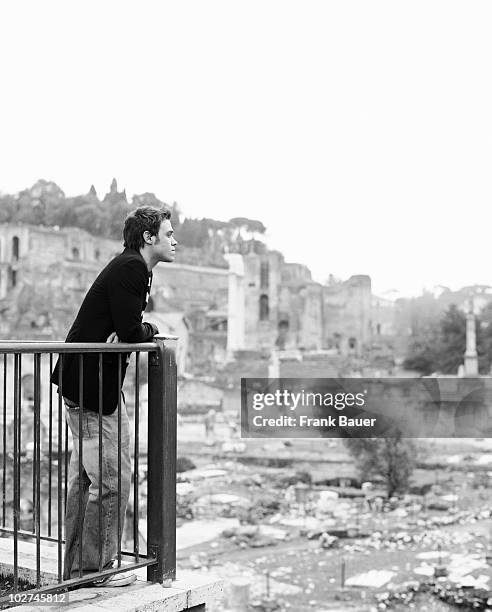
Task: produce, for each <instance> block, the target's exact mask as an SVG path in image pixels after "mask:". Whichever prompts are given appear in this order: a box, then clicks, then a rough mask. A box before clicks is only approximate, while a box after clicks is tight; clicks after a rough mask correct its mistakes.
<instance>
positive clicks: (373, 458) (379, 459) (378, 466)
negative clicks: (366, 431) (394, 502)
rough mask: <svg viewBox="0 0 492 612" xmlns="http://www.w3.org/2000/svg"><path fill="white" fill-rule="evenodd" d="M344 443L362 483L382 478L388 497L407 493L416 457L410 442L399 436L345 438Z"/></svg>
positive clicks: (413, 444) (412, 444) (414, 449)
mask: <svg viewBox="0 0 492 612" xmlns="http://www.w3.org/2000/svg"><path fill="white" fill-rule="evenodd" d="M344 443H345V446H346V447H347V448H348V450H349V452H350V454H351V455H352V456H353V458H354V461H355V465H356V468H357V471H358V472H359V475H360V477H361V479H362V480H371V479H372V478H382V479H383V480H384V483H385V486H386V494H387V496H388V498H389V497H392V496H393V495H395V493H405V491H407V490H408V487H409V485H410V478H411V476H412V472H413V469H414V467H415V455H416V446H415V443H414V442H413V441H412V440H408V439H405V438H402V437H401V434H398V435H396V436H395V437H391V438H346V439H345V440H344Z"/></svg>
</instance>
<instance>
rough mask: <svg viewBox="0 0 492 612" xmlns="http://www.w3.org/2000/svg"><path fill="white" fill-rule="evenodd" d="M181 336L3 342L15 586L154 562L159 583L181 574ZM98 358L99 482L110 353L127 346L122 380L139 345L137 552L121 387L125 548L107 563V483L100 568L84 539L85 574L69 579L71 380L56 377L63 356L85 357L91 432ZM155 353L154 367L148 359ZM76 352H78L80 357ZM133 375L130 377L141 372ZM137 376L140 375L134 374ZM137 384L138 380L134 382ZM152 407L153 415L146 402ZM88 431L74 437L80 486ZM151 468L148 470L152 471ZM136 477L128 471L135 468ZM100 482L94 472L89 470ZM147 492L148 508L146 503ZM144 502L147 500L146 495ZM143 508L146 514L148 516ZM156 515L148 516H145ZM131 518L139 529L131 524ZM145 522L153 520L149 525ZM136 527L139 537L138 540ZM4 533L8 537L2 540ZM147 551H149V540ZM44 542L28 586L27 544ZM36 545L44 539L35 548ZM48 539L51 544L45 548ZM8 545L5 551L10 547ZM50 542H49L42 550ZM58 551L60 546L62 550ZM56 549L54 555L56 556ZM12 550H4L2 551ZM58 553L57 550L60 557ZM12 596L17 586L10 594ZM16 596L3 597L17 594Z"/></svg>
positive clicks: (2, 523) (0, 512) (132, 392)
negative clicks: (92, 377) (93, 358)
mask: <svg viewBox="0 0 492 612" xmlns="http://www.w3.org/2000/svg"><path fill="white" fill-rule="evenodd" d="M176 340H177V338H175V337H170V336H155V338H154V342H149V343H141V344H124V343H116V344H104V343H64V342H0V402H2V403H1V404H0V406H1V408H0V415H1V416H0V418H1V420H2V425H3V429H2V432H1V438H0V449H1V464H0V480H1V481H2V498H1V500H0V562H1V564H2V566H3V570H4V568H5V561H6V560H5V554H6V553H5V550H8V546H7V547H5V546H2V542H4V543H5V542H6V539H7V540H8V541H10V543H11V542H12V540H13V548H12V547H11V548H12V553H11V554H12V557H11V562H8V564H9V565H11V570H12V583H13V591H12V592H13V593H17V592H19V591H20V590H21V589H22V590H23V592H26V593H54V592H56V591H62V590H66V589H68V588H71V587H75V586H77V585H82V584H84V583H88V582H93V581H94V580H95V579H98V578H99V579H100V578H103V577H105V576H110V575H112V574H116V573H118V572H121V571H128V570H129V569H133V568H141V567H147V579H148V580H150V581H152V582H161V583H162V582H166V581H170V580H173V579H174V578H175V574H176V394H177V378H176V359H175V350H176ZM87 353H91V354H96V355H97V356H98V357H97V358H98V380H97V385H98V393H99V406H98V408H99V410H98V412H97V411H94V413H93V417H92V418H93V419H97V418H98V421H99V427H98V436H99V440H98V467H99V474H98V475H99V481H100V482H101V480H102V475H103V465H102V455H103V453H102V433H101V432H102V427H103V425H102V423H103V418H104V417H103V407H102V393H103V391H102V390H103V385H104V379H103V365H102V364H103V356H104V355H106V354H108V353H116V354H117V362H118V384H119V386H120V387H121V376H122V369H121V365H122V360H123V359H125V358H126V357H127V355H128V354H129V353H135V361H134V366H133V368H130V369H129V371H128V373H127V376H126V382H125V388H124V390H125V393H127V395H128V397H127V399H126V401H125V403H126V408H127V409H128V413H129V415H133V426H134V436H133V468H132V478H133V495H131V494H130V502H129V507H130V509H131V511H132V514H131V513H130V515H128V512H127V519H128V518H129V519H130V521H129V523H128V521H127V528H126V529H125V535H126V536H127V537H126V538H123V540H124V541H125V542H128V540H129V539H130V540H131V539H133V543H132V544H133V545H130V548H131V550H122V546H121V537H122V536H123V535H124V534H123V525H124V520H125V517H124V516H121V512H120V506H121V504H120V501H121V476H122V473H121V433H122V418H121V417H122V402H123V399H122V398H121V396H120V395H119V394H118V396H119V398H118V405H117V409H116V410H117V421H118V425H117V436H118V489H117V491H118V500H117V502H118V503H117V526H118V542H119V544H118V550H117V555H116V561H117V563H116V564H115V565H116V566H115V567H113V568H110V569H106V568H105V567H103V566H102V559H103V557H102V547H103V542H102V539H103V538H102V519H103V517H102V512H103V503H102V495H103V493H102V490H103V486H99V491H98V495H99V497H98V526H99V531H98V536H99V538H98V540H99V551H98V553H99V567H98V571H96V572H92V573H90V574H86V573H84V572H83V569H82V548H83V547H82V546H79V547H78V571H77V574H78V575H77V576H75V577H73V576H71V577H70V578H68V579H64V574H63V552H64V551H63V549H64V546H63V545H64V543H65V540H64V539H63V534H64V519H65V511H66V505H67V487H68V478H69V467H68V464H69V459H70V455H71V452H70V444H69V442H70V438H71V436H70V435H69V432H68V424H67V422H66V419H65V406H64V399H63V380H62V375H61V368H60V369H59V376H58V387H59V393H57V390H56V387H54V386H53V385H52V384H50V382H49V381H50V378H51V376H52V373H53V369H54V368H53V364H54V357H55V356H57V355H58V356H59V359H60V361H61V362H62V363H63V359H64V358H66V356H67V355H68V354H70V355H76V356H77V357H76V359H78V372H79V401H78V404H79V406H82V410H78V411H77V412H78V418H79V431H80V432H82V431H83V423H82V418H83V415H84V397H83V392H84V384H83V380H84V357H83V356H84V355H85V354H87ZM145 357H146V358H147V369H145V368H144V367H143V366H144V364H143V360H144V358H145ZM72 359H73V357H72ZM131 373H133V381H131V380H130V384H129V379H131V378H132V376H131ZM129 374H130V376H129ZM145 375H147V382H148V393H147V402H145V397H142V389H143V386H144V385H142V384H141V378H142V377H145ZM128 385H129V387H128ZM145 403H147V406H148V416H147V421H145V419H144V418H142V417H145V415H142V406H144V408H145ZM145 425H146V426H147V432H148V433H147V440H146V442H147V444H146V446H147V448H146V449H145V447H144V446H145V445H144V444H142V440H141V438H142V436H141V430H142V429H144V426H145ZM82 440H83V435H79V436H78V440H77V441H76V442H74V446H75V448H74V450H76V451H77V454H78V466H77V467H78V477H79V481H78V482H79V484H80V483H81V482H82V479H83V478H87V474H86V473H85V471H84V467H83V444H82ZM145 466H147V469H146V470H145ZM127 476H128V475H127ZM89 480H90V478H89ZM81 490H82V488H81V486H80V487H79V494H78V506H79V507H78V511H79V512H78V523H77V529H78V538H79V541H80V540H81V539H82V531H83V518H82V517H83V515H84V504H85V503H86V502H87V499H86V498H84V496H83V495H82V493H81ZM145 497H146V498H147V501H146V508H145V507H144V505H145ZM142 500H143V501H142ZM140 516H143V519H140ZM145 519H146V520H145ZM145 522H146V527H147V534H146V542H145V537H144V536H142V529H141V527H140V525H141V524H142V523H145ZM128 524H130V528H128ZM144 527H145V525H144ZM131 535H133V537H132V538H131ZM2 538H4V539H2ZM142 540H143V541H144V543H145V544H146V551H145V552H144V551H143V550H142V545H141V544H142V542H141V541H142ZM26 542H30V543H31V544H30V550H32V549H33V548H34V563H33V565H34V567H31V568H28V569H29V570H30V574H29V575H30V576H31V580H30V582H31V586H33V585H34V586H35V588H34V589H32V590H28V591H26V590H25V587H23V586H22V579H21V578H22V577H25V575H26V567H24V565H23V563H24V561H23V560H22V559H21V557H22V554H23V551H22V550H21V549H22V548H25V546H26V545H25V543H26ZM33 545H34V547H33ZM44 547H45V548H44ZM4 549H5V550H4ZM42 549H43V550H42ZM54 551H56V552H54ZM47 553H49V554H47ZM2 555H3V557H2ZM50 555H51V556H50ZM47 557H50V558H51V560H52V561H51V562H52V564H53V557H56V570H55V571H54V575H53V568H51V570H50V569H49V568H48V569H46V567H43V561H44V560H45V558H47ZM9 595H10V594H9ZM9 595H5V596H4V597H2V598H0V604H2V603H3V602H7V601H9V602H10V601H11V599H9Z"/></svg>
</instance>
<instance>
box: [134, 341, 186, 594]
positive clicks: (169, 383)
mask: <svg viewBox="0 0 492 612" xmlns="http://www.w3.org/2000/svg"><path fill="white" fill-rule="evenodd" d="M154 341H155V342H156V343H157V345H158V349H157V350H156V351H154V352H152V353H149V376H148V381H149V403H148V405H149V410H148V419H149V423H148V443H147V444H148V446H147V462H148V473H147V554H148V555H149V556H151V557H155V558H156V559H157V561H158V562H157V564H156V565H153V566H149V567H148V568H147V579H148V580H149V581H151V582H160V583H162V582H168V581H170V580H174V579H175V578H176V452H177V446H176V438H177V428H176V426H177V421H176V413H177V375H176V340H172V339H168V338H165V337H164V336H155V337H154ZM136 477H137V475H136Z"/></svg>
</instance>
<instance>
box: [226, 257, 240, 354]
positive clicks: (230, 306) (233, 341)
mask: <svg viewBox="0 0 492 612" xmlns="http://www.w3.org/2000/svg"><path fill="white" fill-rule="evenodd" d="M225 258H226V260H227V262H228V263H229V291H228V303H227V355H228V357H229V358H232V356H233V353H234V351H240V350H243V349H244V326H245V317H244V300H245V295H244V261H243V256H242V255H240V254H239V253H227V254H226V255H225Z"/></svg>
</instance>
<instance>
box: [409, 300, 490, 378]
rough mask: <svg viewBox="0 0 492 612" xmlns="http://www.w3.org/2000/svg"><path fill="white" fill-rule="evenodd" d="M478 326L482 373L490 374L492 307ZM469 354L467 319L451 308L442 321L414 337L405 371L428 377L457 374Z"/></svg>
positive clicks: (481, 317) (478, 349)
mask: <svg viewBox="0 0 492 612" xmlns="http://www.w3.org/2000/svg"><path fill="white" fill-rule="evenodd" d="M476 323H477V324H476V340H477V354H478V364H479V371H480V373H488V372H489V369H490V365H491V361H492V304H489V305H487V306H486V307H485V308H484V309H483V310H482V312H481V313H480V315H479V316H478V317H477V321H476ZM465 350H466V315H465V313H464V312H463V311H461V310H460V309H459V308H458V307H457V306H456V305H455V304H451V305H450V306H449V308H448V309H447V310H446V311H445V312H444V313H443V314H442V315H441V317H440V319H437V320H436V321H434V323H433V324H432V323H429V324H428V325H427V326H426V327H425V328H424V327H420V328H418V330H417V331H416V333H414V334H413V335H412V339H411V341H410V344H409V348H408V352H407V356H406V358H405V361H404V367H405V368H406V369H408V370H416V371H417V372H420V373H421V374H423V375H424V376H426V375H428V374H431V373H433V372H439V373H442V374H457V372H458V368H459V366H460V365H461V364H462V363H463V361H464V356H465Z"/></svg>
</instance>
